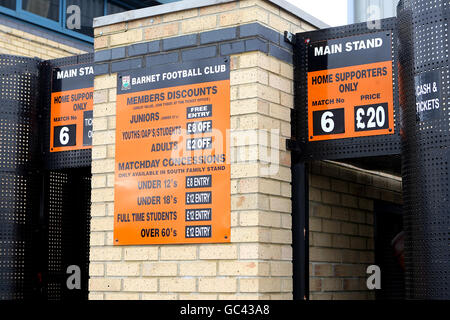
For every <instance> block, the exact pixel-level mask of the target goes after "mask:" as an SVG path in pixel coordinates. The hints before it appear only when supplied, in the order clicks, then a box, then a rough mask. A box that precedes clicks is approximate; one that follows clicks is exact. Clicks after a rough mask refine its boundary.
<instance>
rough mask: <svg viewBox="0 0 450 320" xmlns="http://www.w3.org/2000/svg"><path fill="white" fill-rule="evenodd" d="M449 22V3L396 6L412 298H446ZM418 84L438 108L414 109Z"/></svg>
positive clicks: (436, 0) (449, 294) (449, 258)
mask: <svg viewBox="0 0 450 320" xmlns="http://www.w3.org/2000/svg"><path fill="white" fill-rule="evenodd" d="M449 18H450V3H449V2H448V0H409V1H401V2H400V4H399V7H398V19H399V21H398V30H399V36H400V50H399V68H400V103H401V121H402V154H403V156H402V174H403V186H404V190H403V192H404V196H403V197H404V201H405V205H404V212H405V213H404V225H405V232H406V240H405V266H406V279H405V280H406V283H405V285H406V294H407V297H409V298H414V299H425V298H433V299H449V298H450V249H449V248H450V203H449V199H450V192H449V191H450V190H449V182H450V181H449V178H450V172H449V169H450V168H449V165H450V151H449V146H450V144H449V143H450V134H449V130H450V106H449V91H450V73H449V28H448V25H449ZM422 79H433V80H432V81H430V83H440V90H439V91H440V92H438V93H439V94H438V93H437V92H434V93H433V94H434V96H435V97H438V98H439V99H440V106H439V108H433V109H430V110H426V111H421V109H417V108H416V102H418V101H419V99H421V98H420V96H421V95H422V93H421V92H420V91H417V92H416V88H417V87H421V83H426V82H427V81H424V80H422ZM416 93H417V98H416ZM424 115H427V116H426V117H424Z"/></svg>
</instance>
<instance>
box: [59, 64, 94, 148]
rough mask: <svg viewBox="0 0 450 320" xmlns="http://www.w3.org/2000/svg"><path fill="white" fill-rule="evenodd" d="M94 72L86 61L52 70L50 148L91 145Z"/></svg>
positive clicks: (85, 146) (88, 146)
mask: <svg viewBox="0 0 450 320" xmlns="http://www.w3.org/2000/svg"><path fill="white" fill-rule="evenodd" d="M93 76H94V71H93V67H92V66H89V65H77V66H70V67H64V68H58V69H54V70H53V82H52V94H51V111H50V152H61V151H71V150H81V149H91V148H92V116H93V114H92V112H93V111H92V110H93V94H94V88H93V84H94V78H93Z"/></svg>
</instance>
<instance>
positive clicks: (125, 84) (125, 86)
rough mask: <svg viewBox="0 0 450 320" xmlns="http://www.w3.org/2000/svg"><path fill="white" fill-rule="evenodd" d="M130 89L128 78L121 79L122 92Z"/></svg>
mask: <svg viewBox="0 0 450 320" xmlns="http://www.w3.org/2000/svg"><path fill="white" fill-rule="evenodd" d="M130 88H131V83H130V76H123V77H122V90H129V89H130Z"/></svg>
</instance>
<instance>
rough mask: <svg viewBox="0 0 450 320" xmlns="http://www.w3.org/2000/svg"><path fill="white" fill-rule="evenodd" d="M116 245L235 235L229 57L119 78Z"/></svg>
mask: <svg viewBox="0 0 450 320" xmlns="http://www.w3.org/2000/svg"><path fill="white" fill-rule="evenodd" d="M117 93H118V95H117V115H116V158H115V208H114V243H115V244H116V245H132V244H164V243H167V244H169V243H209V242H229V241H230V192H231V191H230V165H229V161H228V155H229V153H228V150H227V132H228V129H229V125H230V81H229V62H228V59H223V58H216V59H208V60H200V61H194V62H190V63H180V64H176V65H172V66H170V67H167V66H164V67H160V68H157V67H153V68H147V69H144V70H138V71H134V72H132V73H130V72H126V73H121V74H120V75H119V77H118V89H117Z"/></svg>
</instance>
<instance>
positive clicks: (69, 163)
mask: <svg viewBox="0 0 450 320" xmlns="http://www.w3.org/2000/svg"><path fill="white" fill-rule="evenodd" d="M90 62H92V55H83V56H77V57H72V58H66V59H58V60H52V61H46V62H43V61H40V60H37V59H29V58H23V57H16V56H7V55H0V300H4V299H26V298H44V299H46V298H48V299H50V300H60V299H66V298H69V299H87V293H88V290H87V285H88V265H89V264H88V263H89V234H90V233H89V226H90V192H91V174H90V165H91V153H90V150H82V151H79V152H74V151H68V152H64V153H59V154H57V153H55V154H53V155H50V154H49V153H48V152H47V151H48V145H49V112H50V97H51V79H52V68H53V67H55V66H63V65H72V64H79V63H90ZM70 265H77V266H79V267H80V268H81V280H82V287H81V290H68V289H67V286H66V280H67V276H68V275H67V274H66V270H67V267H68V266H70Z"/></svg>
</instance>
